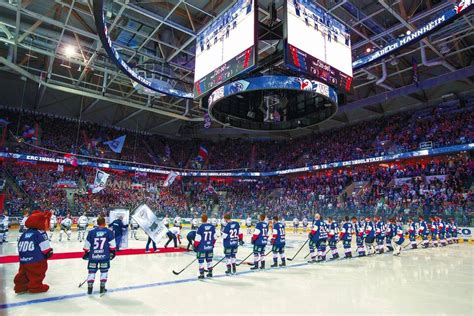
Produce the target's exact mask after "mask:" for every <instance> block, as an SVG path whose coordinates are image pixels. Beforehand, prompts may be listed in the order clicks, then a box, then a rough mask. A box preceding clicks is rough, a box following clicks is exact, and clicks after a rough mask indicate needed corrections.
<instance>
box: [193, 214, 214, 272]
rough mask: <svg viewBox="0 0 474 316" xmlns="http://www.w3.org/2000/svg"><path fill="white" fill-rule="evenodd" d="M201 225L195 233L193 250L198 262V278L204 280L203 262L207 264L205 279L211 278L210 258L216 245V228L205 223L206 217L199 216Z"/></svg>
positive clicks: (204, 215)
mask: <svg viewBox="0 0 474 316" xmlns="http://www.w3.org/2000/svg"><path fill="white" fill-rule="evenodd" d="M201 222H202V225H201V226H199V228H198V230H197V231H196V239H195V240H194V249H195V251H196V256H197V258H198V262H199V277H198V279H204V261H206V263H207V271H208V272H207V277H208V278H212V258H213V256H214V245H215V243H216V237H217V236H216V228H215V227H214V226H213V225H211V224H209V223H208V222H207V215H206V214H203V215H202V216H201Z"/></svg>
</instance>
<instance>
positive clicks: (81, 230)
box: [77, 213, 89, 242]
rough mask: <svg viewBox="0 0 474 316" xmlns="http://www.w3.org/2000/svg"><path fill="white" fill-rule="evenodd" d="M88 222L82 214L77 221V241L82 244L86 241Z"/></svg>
mask: <svg viewBox="0 0 474 316" xmlns="http://www.w3.org/2000/svg"><path fill="white" fill-rule="evenodd" d="M88 224H89V220H88V219H87V216H86V213H84V214H82V215H81V216H80V217H79V219H78V220H77V230H78V232H77V240H79V241H80V242H83V241H84V239H86V230H87V225H88Z"/></svg>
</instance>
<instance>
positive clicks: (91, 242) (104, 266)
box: [82, 216, 115, 294]
mask: <svg viewBox="0 0 474 316" xmlns="http://www.w3.org/2000/svg"><path fill="white" fill-rule="evenodd" d="M84 251H85V253H84V256H83V257H82V258H83V259H84V260H89V263H88V265H87V269H88V270H89V275H88V276H87V294H92V289H93V287H94V281H95V275H96V273H97V271H98V270H100V294H104V293H105V292H107V289H106V288H105V285H106V283H107V278H108V273H109V269H110V260H113V259H114V258H115V238H114V234H113V232H112V231H110V230H109V229H107V228H106V227H105V218H103V217H101V216H99V217H98V218H97V227H95V228H94V229H92V230H91V231H89V233H88V234H87V238H86V240H85V242H84Z"/></svg>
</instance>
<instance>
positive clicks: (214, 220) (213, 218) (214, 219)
mask: <svg viewBox="0 0 474 316" xmlns="http://www.w3.org/2000/svg"><path fill="white" fill-rule="evenodd" d="M211 225H212V226H214V228H216V229H217V218H215V217H211Z"/></svg>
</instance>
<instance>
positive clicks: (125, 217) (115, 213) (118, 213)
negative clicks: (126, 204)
mask: <svg viewBox="0 0 474 316" xmlns="http://www.w3.org/2000/svg"><path fill="white" fill-rule="evenodd" d="M120 217H122V222H123V224H124V225H127V227H128V224H129V223H130V211H129V210H126V209H122V208H116V209H114V210H111V211H110V212H109V223H112V222H113V221H115V220H116V219H119V218H120ZM126 248H128V228H127V229H125V231H124V232H123V235H122V242H121V243H120V249H126Z"/></svg>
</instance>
